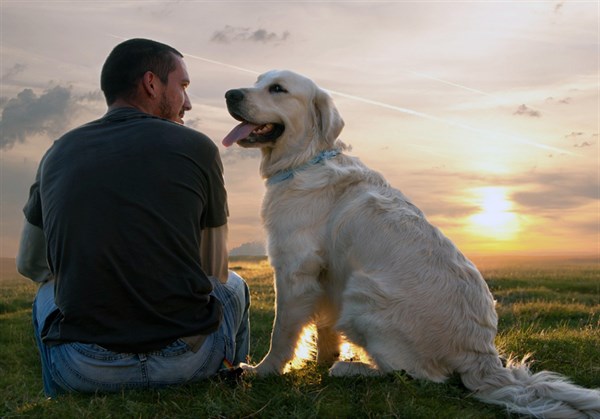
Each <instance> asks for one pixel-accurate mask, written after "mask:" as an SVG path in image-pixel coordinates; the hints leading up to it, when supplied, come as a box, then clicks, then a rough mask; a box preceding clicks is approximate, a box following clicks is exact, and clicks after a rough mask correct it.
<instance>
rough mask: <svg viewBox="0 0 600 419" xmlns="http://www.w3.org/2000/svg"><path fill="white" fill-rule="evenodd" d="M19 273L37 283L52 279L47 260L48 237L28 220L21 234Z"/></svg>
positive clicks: (18, 256) (18, 259) (18, 261)
mask: <svg viewBox="0 0 600 419" xmlns="http://www.w3.org/2000/svg"><path fill="white" fill-rule="evenodd" d="M17 271H19V273H20V274H21V275H23V276H24V277H26V278H29V279H31V280H33V281H35V282H46V281H48V280H50V279H52V273H51V272H50V269H49V268H48V262H47V260H46V237H45V236H44V232H43V231H42V229H41V228H39V227H36V226H35V225H33V224H31V223H30V222H28V221H27V220H25V224H24V226H23V232H22V233H21V243H20V245H19V253H18V254H17Z"/></svg>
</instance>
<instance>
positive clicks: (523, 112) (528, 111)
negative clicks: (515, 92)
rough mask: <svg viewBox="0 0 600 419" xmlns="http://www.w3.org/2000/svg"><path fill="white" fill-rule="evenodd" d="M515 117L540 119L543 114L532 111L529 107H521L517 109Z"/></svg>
mask: <svg viewBox="0 0 600 419" xmlns="http://www.w3.org/2000/svg"><path fill="white" fill-rule="evenodd" d="M513 115H525V116H530V117H532V118H539V117H541V116H542V114H541V113H540V112H539V111H536V110H535V109H531V108H529V107H527V105H521V106H519V107H518V108H517V110H516V111H515V112H514V113H513Z"/></svg>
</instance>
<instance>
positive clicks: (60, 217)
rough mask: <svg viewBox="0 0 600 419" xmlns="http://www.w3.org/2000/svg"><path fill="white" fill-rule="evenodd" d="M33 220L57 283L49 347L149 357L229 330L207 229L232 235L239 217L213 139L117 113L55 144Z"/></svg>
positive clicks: (32, 207) (37, 187) (34, 197)
mask: <svg viewBox="0 0 600 419" xmlns="http://www.w3.org/2000/svg"><path fill="white" fill-rule="evenodd" d="M24 212H25V216H26V218H27V220H28V221H29V222H30V223H31V224H34V225H36V226H38V227H41V228H42V229H43V230H44V234H45V235H46V240H47V244H48V248H47V257H48V264H49V266H50V270H51V271H52V273H53V274H54V277H55V278H56V284H55V299H56V304H57V306H58V308H59V310H58V311H57V312H55V313H53V314H52V316H51V317H50V318H48V320H47V321H46V324H45V327H44V330H43V332H42V336H43V338H44V341H45V342H46V343H48V344H56V343H62V342H72V341H78V342H87V343H96V344H98V345H101V346H104V347H106V348H108V349H111V350H114V351H119V352H148V351H153V350H157V349H160V348H162V347H164V346H166V345H168V344H169V343H171V342H173V341H174V340H176V339H178V338H180V337H184V336H192V335H197V334H209V333H211V332H213V331H215V330H216V329H217V328H218V326H219V323H220V321H221V318H222V307H221V304H220V302H219V301H218V300H216V299H215V298H214V297H212V296H210V295H209V293H210V292H211V290H212V285H211V283H210V281H209V279H208V278H207V276H206V274H205V273H204V271H203V270H202V264H201V260H200V250H199V249H200V231H201V229H203V228H209V227H219V226H222V225H224V224H225V223H226V222H227V215H228V209H227V197H226V192H225V188H224V182H223V170H222V164H221V160H220V157H219V152H218V149H217V147H216V145H215V144H214V143H213V142H212V141H211V140H210V139H209V138H208V137H206V136H205V135H203V134H201V133H199V132H197V131H194V130H192V129H189V128H186V127H184V126H181V125H179V124H176V123H174V122H171V121H167V120H164V119H161V118H156V117H153V116H151V115H148V114H145V113H143V112H140V111H138V110H136V109H133V108H119V109H115V110H113V111H111V112H109V113H107V114H106V115H105V116H104V117H103V118H101V119H99V120H97V121H94V122H90V123H88V124H86V125H83V126H81V127H79V128H76V129H75V130H73V131H71V132H69V133H67V134H65V135H64V136H63V137H61V138H60V139H59V140H57V141H56V142H55V143H54V144H53V145H52V147H51V148H50V149H49V150H48V152H47V153H46V155H45V156H44V158H43V160H42V162H41V163H40V168H39V170H38V176H37V179H36V183H35V184H34V185H33V186H32V187H31V191H30V198H29V201H28V203H27V205H26V206H25V209H24Z"/></svg>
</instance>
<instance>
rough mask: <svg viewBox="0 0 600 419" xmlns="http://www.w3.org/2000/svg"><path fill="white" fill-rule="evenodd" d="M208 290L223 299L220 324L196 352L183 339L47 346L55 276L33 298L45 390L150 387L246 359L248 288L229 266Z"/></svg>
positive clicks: (203, 375)
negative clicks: (155, 346) (143, 348)
mask: <svg viewBox="0 0 600 419" xmlns="http://www.w3.org/2000/svg"><path fill="white" fill-rule="evenodd" d="M211 281H212V283H213V287H214V289H213V292H212V294H213V295H214V296H215V297H216V298H218V299H219V300H220V301H221V303H222V304H223V321H222V323H221V325H220V327H219V329H218V330H217V331H216V332H214V333H212V334H211V335H209V336H207V337H206V340H205V341H204V343H203V344H202V346H201V347H200V349H199V350H198V351H197V352H193V351H191V350H190V347H189V346H188V344H186V343H185V342H183V341H182V340H181V339H179V340H176V341H175V342H173V343H172V344H170V345H168V346H166V347H165V348H163V349H161V350H158V351H154V352H149V353H139V354H134V353H118V352H112V351H109V350H107V349H105V348H103V347H101V346H98V345H95V344H89V343H79V342H73V343H65V344H61V345H54V346H48V345H45V344H44V343H43V342H42V339H41V331H42V329H43V326H44V322H45V320H46V318H47V317H48V315H49V314H50V313H51V312H52V311H53V310H55V309H56V305H55V304H54V281H50V282H47V283H45V284H43V285H42V286H41V287H40V289H39V290H38V293H37V295H36V298H35V301H34V303H33V329H34V334H35V338H36V341H37V345H38V349H39V351H40V356H41V360H42V378H43V382H44V392H45V393H46V395H47V396H49V397H55V396H57V395H58V394H60V393H65V392H90V393H94V392H115V391H120V390H121V389H126V388H153V387H164V386H170V385H177V384H183V383H189V382H192V381H197V380H201V379H203V378H207V377H210V376H212V375H215V374H216V373H217V372H219V370H220V369H222V365H223V361H224V360H228V361H230V362H231V363H233V365H237V364H239V363H240V362H243V361H245V360H246V356H247V355H248V350H249V343H250V325H249V319H248V308H249V306H250V293H249V292H248V286H247V285H246V283H245V282H244V280H243V279H242V278H241V277H239V276H238V275H237V274H235V273H234V272H232V271H229V278H228V280H227V283H226V284H222V283H220V282H219V281H218V280H217V279H214V278H211Z"/></svg>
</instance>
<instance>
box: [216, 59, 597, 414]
mask: <svg viewBox="0 0 600 419" xmlns="http://www.w3.org/2000/svg"><path fill="white" fill-rule="evenodd" d="M225 97H226V102H227V107H228V110H229V113H230V114H231V115H232V116H233V117H234V118H235V119H237V120H239V121H241V123H240V124H239V125H238V126H237V127H235V128H234V129H233V131H232V132H231V133H230V134H229V135H227V136H226V137H225V139H224V140H223V144H224V145H225V146H230V145H232V144H233V143H237V144H238V145H240V146H242V147H259V148H260V149H261V152H262V160H261V165H260V173H261V175H262V176H263V177H264V178H265V179H266V180H267V182H266V184H267V190H266V195H265V197H264V202H263V207H262V218H263V221H264V225H265V227H266V230H267V233H268V253H269V258H270V261H271V263H272V265H273V268H274V270H275V290H276V315H275V321H274V325H273V331H272V336H271V347H270V350H269V352H268V354H267V355H266V356H265V358H264V359H263V360H262V361H261V362H260V363H259V364H258V365H256V366H250V365H244V368H245V369H246V370H247V371H253V372H255V373H256V374H259V375H264V374H274V373H275V374H281V373H282V372H283V370H284V367H285V366H286V363H287V362H288V361H290V360H291V358H292V357H293V354H294V348H295V346H296V341H297V339H298V338H299V335H300V332H301V330H302V329H303V327H304V326H305V325H307V324H308V323H310V322H314V323H315V324H316V328H317V361H318V362H321V363H327V364H332V367H331V369H330V374H331V375H334V376H346V375H356V374H368V375H380V374H385V373H388V372H390V371H395V370H404V371H406V372H407V373H408V374H410V375H411V376H413V377H415V378H419V379H428V380H432V381H435V382H441V381H443V380H444V379H446V377H448V375H449V374H451V373H454V372H456V373H458V374H460V376H461V379H462V381H463V383H464V384H465V386H466V387H467V388H469V389H470V390H472V391H474V392H475V395H476V397H478V398H479V399H481V400H483V401H486V402H490V403H496V404H501V405H504V406H506V407H507V408H509V409H510V410H511V411H513V412H517V413H522V414H530V415H534V416H539V417H545V418H550V417H555V418H562V419H564V418H575V417H586V416H590V417H600V392H599V391H596V390H589V389H584V388H581V387H577V386H575V385H572V384H569V383H568V381H567V380H566V379H563V378H562V377H561V376H559V375H557V374H555V373H550V372H545V371H544V372H539V373H537V374H532V373H531V372H529V370H528V368H527V367H526V366H525V365H524V364H523V363H517V362H509V363H508V365H506V366H505V365H503V363H502V360H501V358H500V356H499V354H498V351H497V350H496V348H495V346H494V337H495V336H496V326H497V315H496V311H495V308H494V303H495V302H494V299H493V297H492V295H491V293H490V291H489V289H488V286H487V284H486V282H485V281H484V279H483V278H482V276H481V274H480V273H479V271H478V270H477V268H476V267H475V266H474V265H473V263H471V262H470V261H469V260H468V259H467V258H466V257H465V256H463V254H462V253H461V252H460V251H459V250H458V249H457V248H456V246H455V245H454V244H453V243H452V242H451V241H450V240H449V239H448V238H446V237H445V236H444V235H443V234H442V233H441V232H440V230H438V229H437V228H436V227H434V226H432V225H431V224H430V223H429V222H428V221H427V219H426V218H425V215H424V214H423V213H422V212H421V211H420V210H419V209H418V208H417V207H416V206H415V205H414V204H413V203H412V202H411V201H410V200H409V199H408V198H407V197H406V196H404V195H403V194H402V193H401V192H400V191H399V190H397V189H394V188H393V187H391V186H390V185H389V184H388V182H387V181H386V180H385V179H384V178H383V177H382V176H381V175H380V174H379V173H377V172H375V171H373V170H371V169H369V168H368V167H366V166H365V165H364V164H362V163H361V162H360V160H359V159H357V158H356V157H351V156H349V155H348V154H347V153H346V152H345V151H346V150H347V147H346V146H345V145H344V143H342V142H341V141H340V140H339V139H338V135H339V134H340V132H341V130H342V128H343V126H344V123H343V121H342V119H341V117H340V115H339V113H338V111H337V109H336V107H335V106H334V104H333V102H332V99H331V97H330V96H329V95H328V94H327V93H326V92H325V91H324V90H322V89H320V88H319V87H317V85H316V84H315V83H314V82H312V81H311V80H310V79H308V78H306V77H303V76H301V75H298V74H295V73H292V72H290V71H271V72H268V73H265V74H263V75H261V76H260V77H259V78H258V81H257V82H256V84H255V85H254V86H253V87H248V88H240V89H233V90H230V91H228V92H227V93H226V95H225ZM341 334H343V336H345V337H346V338H347V339H348V340H349V341H351V342H352V343H353V344H355V345H358V346H360V347H362V348H363V349H364V350H365V351H366V353H367V354H368V355H369V357H370V358H371V360H372V364H366V363H359V362H342V361H337V357H338V354H339V345H340V335H341Z"/></svg>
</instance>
